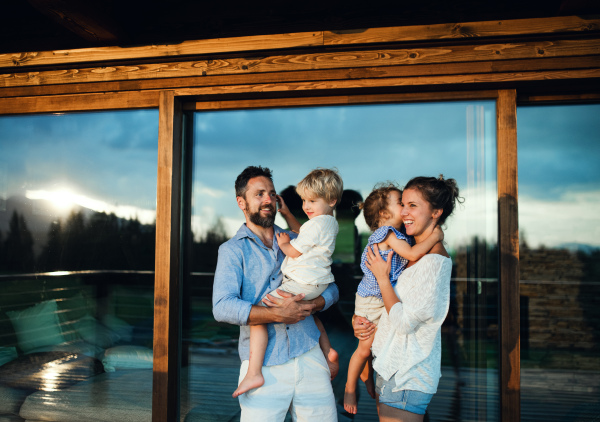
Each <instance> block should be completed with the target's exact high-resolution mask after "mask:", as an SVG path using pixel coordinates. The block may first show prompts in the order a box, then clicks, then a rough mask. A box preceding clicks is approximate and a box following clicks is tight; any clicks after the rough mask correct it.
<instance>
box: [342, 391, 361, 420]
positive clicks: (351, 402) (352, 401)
mask: <svg viewBox="0 0 600 422" xmlns="http://www.w3.org/2000/svg"><path fill="white" fill-rule="evenodd" d="M344 409H345V410H346V412H348V413H350V414H352V415H356V412H357V409H358V405H357V403H356V391H352V392H350V391H348V390H346V391H344Z"/></svg>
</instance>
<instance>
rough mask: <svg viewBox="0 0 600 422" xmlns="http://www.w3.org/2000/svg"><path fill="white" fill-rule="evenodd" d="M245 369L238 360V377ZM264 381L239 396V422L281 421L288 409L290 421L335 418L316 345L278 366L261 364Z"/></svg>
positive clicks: (325, 370) (326, 369)
mask: <svg viewBox="0 0 600 422" xmlns="http://www.w3.org/2000/svg"><path fill="white" fill-rule="evenodd" d="M246 372H248V361H247V360H245V361H243V362H242V366H241V368H240V379H239V381H241V380H242V379H244V376H245V375H246ZM262 374H263V377H264V378H265V384H264V385H263V386H262V387H260V388H255V389H253V390H250V391H248V392H247V393H244V394H242V395H241V396H239V400H240V407H241V408H242V416H241V420H240V422H271V421H272V422H282V421H283V420H284V419H285V416H286V414H287V412H288V410H289V411H290V412H291V414H292V418H293V420H294V421H298V422H315V421H318V422H330V421H337V410H336V407H335V398H334V397H333V390H332V388H331V380H330V378H331V375H330V373H329V367H328V366H327V361H325V356H323V352H322V351H321V349H320V347H319V346H315V347H313V348H312V349H311V350H309V351H308V352H306V353H304V354H303V355H301V356H299V357H297V358H294V359H291V360H289V361H288V362H286V363H284V364H282V365H275V366H263V367H262Z"/></svg>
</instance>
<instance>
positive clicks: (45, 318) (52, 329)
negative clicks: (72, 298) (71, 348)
mask: <svg viewBox="0 0 600 422" xmlns="http://www.w3.org/2000/svg"><path fill="white" fill-rule="evenodd" d="M57 309H58V308H57V306H56V301H55V300H48V301H45V302H41V303H38V304H37V305H35V306H32V307H30V308H27V309H24V310H22V311H9V312H7V313H6V314H7V315H8V317H9V318H10V321H11V322H12V325H13V328H14V330H15V334H16V335H17V340H18V342H19V348H20V349H21V350H22V351H24V352H25V353H27V352H28V351H30V350H33V349H37V348H39V347H43V346H49V345H54V344H59V343H62V342H64V341H65V338H64V337H63V334H62V331H61V329H60V323H59V321H58V314H57Z"/></svg>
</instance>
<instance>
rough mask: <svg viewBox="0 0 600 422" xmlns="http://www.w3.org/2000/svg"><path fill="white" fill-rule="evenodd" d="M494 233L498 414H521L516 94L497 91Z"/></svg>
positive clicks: (508, 417) (515, 416) (508, 419)
mask: <svg viewBox="0 0 600 422" xmlns="http://www.w3.org/2000/svg"><path fill="white" fill-rule="evenodd" d="M496 113H497V145H498V233H499V249H500V257H499V258H500V302H499V308H500V324H499V325H500V327H499V333H500V368H499V377H500V415H501V417H500V418H501V420H502V421H506V422H513V421H518V420H520V417H521V397H520V377H521V352H520V309H519V303H520V301H519V295H520V287H519V224H518V178H517V94H516V91H515V90H501V91H499V92H498V100H497V103H496Z"/></svg>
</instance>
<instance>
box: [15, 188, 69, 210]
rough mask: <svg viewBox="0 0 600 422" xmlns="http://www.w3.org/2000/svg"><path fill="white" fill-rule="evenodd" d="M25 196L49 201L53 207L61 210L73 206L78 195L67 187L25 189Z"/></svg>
mask: <svg viewBox="0 0 600 422" xmlns="http://www.w3.org/2000/svg"><path fill="white" fill-rule="evenodd" d="M26 196H27V198H29V199H45V200H47V201H50V202H51V203H52V205H54V207H56V208H57V209H59V210H61V211H66V210H69V209H71V208H73V206H74V205H75V204H77V202H78V196H77V195H76V194H74V193H73V192H72V191H70V190H68V189H60V190H55V191H47V190H36V191H27V194H26Z"/></svg>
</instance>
